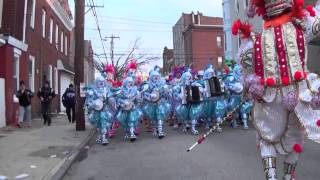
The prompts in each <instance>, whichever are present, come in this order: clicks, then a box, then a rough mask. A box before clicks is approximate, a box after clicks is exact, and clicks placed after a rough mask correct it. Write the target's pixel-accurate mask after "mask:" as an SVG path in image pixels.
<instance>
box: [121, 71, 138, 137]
mask: <svg viewBox="0 0 320 180" xmlns="http://www.w3.org/2000/svg"><path fill="white" fill-rule="evenodd" d="M139 98H140V93H139V91H138V89H137V86H135V82H134V79H133V78H132V77H130V76H128V77H127V78H125V79H124V81H123V84H122V87H121V90H120V93H118V95H117V104H118V105H119V110H118V113H117V119H118V120H119V121H120V123H121V124H122V126H123V127H124V129H125V130H126V136H125V138H129V139H130V140H131V141H135V140H136V138H137V137H136V135H135V130H136V128H137V127H138V124H139V120H140V119H141V117H142V113H141V110H140V109H139V107H138V103H139Z"/></svg>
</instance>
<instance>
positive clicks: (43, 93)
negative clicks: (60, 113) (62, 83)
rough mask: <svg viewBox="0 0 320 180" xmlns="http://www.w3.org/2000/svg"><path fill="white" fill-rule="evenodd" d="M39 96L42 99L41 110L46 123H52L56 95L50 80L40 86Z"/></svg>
mask: <svg viewBox="0 0 320 180" xmlns="http://www.w3.org/2000/svg"><path fill="white" fill-rule="evenodd" d="M37 96H38V97H39V98H40V100H41V112H42V116H43V120H44V125H46V124H48V126H50V125H51V109H50V108H51V102H52V99H53V98H54V97H55V96H56V95H55V92H54V91H53V90H52V88H51V87H50V84H49V82H48V81H46V82H45V83H44V87H42V88H40V89H39V91H38V94H37Z"/></svg>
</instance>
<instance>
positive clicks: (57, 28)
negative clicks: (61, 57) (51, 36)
mask: <svg viewBox="0 0 320 180" xmlns="http://www.w3.org/2000/svg"><path fill="white" fill-rule="evenodd" d="M55 39H56V40H55V43H56V48H57V49H58V48H59V42H58V41H59V26H58V24H56V34H55Z"/></svg>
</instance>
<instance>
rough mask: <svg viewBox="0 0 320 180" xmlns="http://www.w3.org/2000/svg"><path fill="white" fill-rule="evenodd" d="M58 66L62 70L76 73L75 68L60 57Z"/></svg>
mask: <svg viewBox="0 0 320 180" xmlns="http://www.w3.org/2000/svg"><path fill="white" fill-rule="evenodd" d="M57 68H58V70H60V71H64V72H67V73H69V74H72V75H75V73H74V68H73V67H72V66H70V65H68V64H65V63H63V62H62V61H61V60H60V59H59V60H58V62H57Z"/></svg>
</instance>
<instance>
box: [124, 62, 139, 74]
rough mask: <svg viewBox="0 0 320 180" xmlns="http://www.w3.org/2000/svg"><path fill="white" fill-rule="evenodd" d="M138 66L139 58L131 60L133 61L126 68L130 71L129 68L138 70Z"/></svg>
mask: <svg viewBox="0 0 320 180" xmlns="http://www.w3.org/2000/svg"><path fill="white" fill-rule="evenodd" d="M137 68H138V63H137V60H134V59H133V60H131V62H130V63H129V64H128V65H127V67H126V70H127V71H128V70H129V69H134V70H137Z"/></svg>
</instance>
